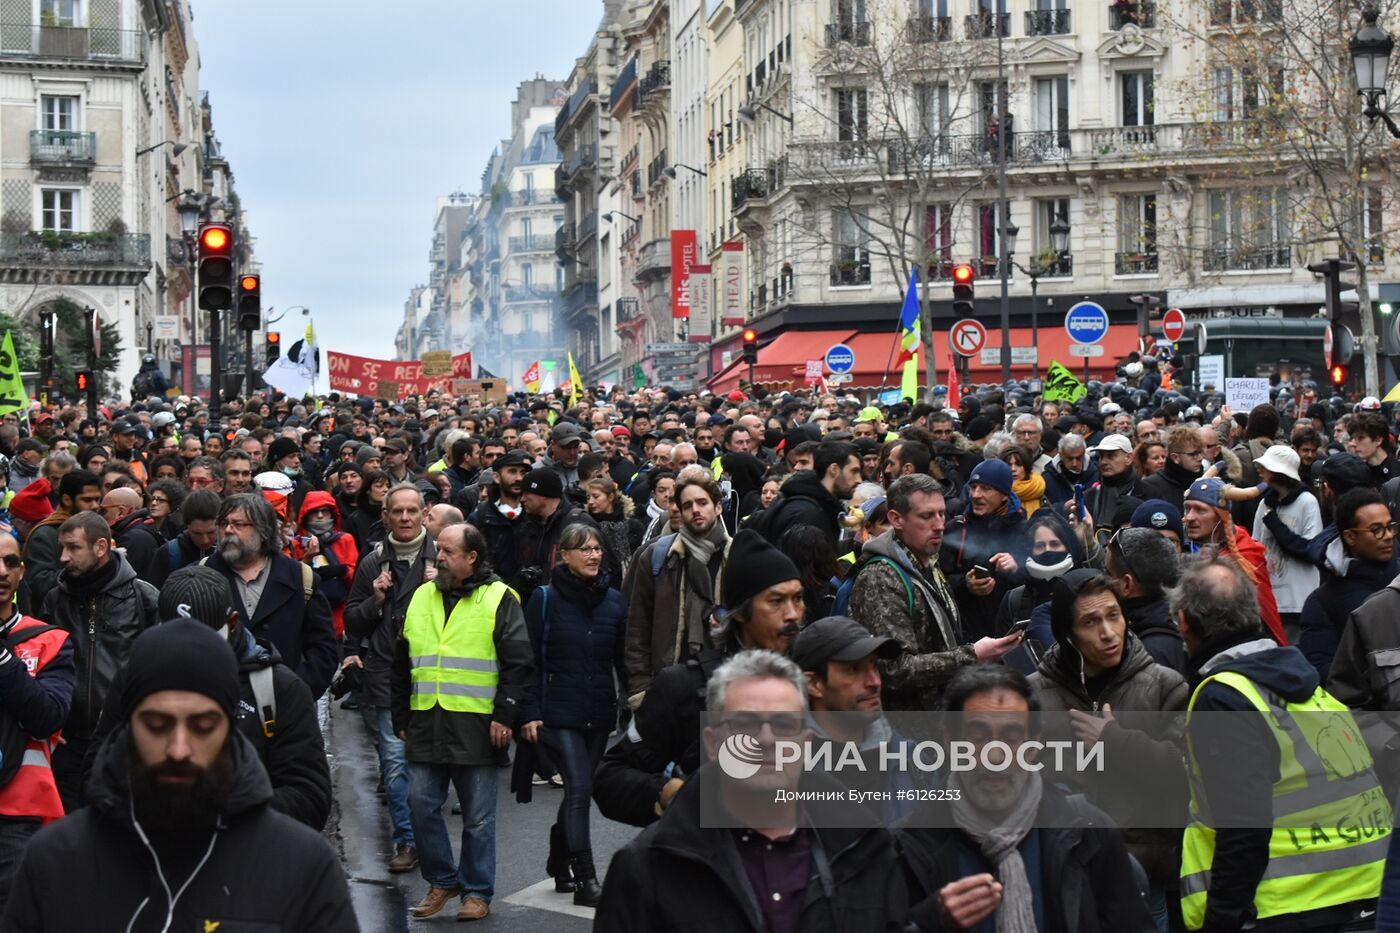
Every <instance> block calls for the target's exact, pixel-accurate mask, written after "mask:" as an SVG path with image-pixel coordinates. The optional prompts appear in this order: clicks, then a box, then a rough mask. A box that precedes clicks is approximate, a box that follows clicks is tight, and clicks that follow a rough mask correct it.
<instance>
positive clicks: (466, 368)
mask: <svg viewBox="0 0 1400 933" xmlns="http://www.w3.org/2000/svg"><path fill="white" fill-rule="evenodd" d="M326 366H327V368H328V369H329V371H330V382H331V391H332V392H353V393H354V394H356V395H365V396H369V397H370V398H380V397H381V395H380V383H381V382H386V383H392V384H393V385H391V386H386V387H385V389H386V390H390V391H393V395H394V397H395V398H396V399H397V398H403V397H404V396H409V395H422V394H424V393H425V392H429V391H431V390H433V389H436V390H437V391H439V392H447V391H449V390H450V388H451V383H452V379H453V378H454V377H457V378H465V377H466V375H467V374H468V373H470V372H471V366H472V355H471V353H470V352H468V353H459V354H457V355H456V356H454V357H452V375H451V376H443V377H441V378H436V379H434V378H428V377H426V376H424V375H423V364H422V363H419V362H418V361H417V360H413V361H408V362H405V361H402V360H376V359H373V358H371V357H367V356H354V355H352V354H349V353H336V352H335V351H333V350H331V351H327V353H326Z"/></svg>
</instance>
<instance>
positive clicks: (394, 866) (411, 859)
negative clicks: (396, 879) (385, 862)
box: [389, 842, 418, 875]
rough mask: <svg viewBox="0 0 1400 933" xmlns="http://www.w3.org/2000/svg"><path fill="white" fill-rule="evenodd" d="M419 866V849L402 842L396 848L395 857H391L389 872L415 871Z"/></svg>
mask: <svg viewBox="0 0 1400 933" xmlns="http://www.w3.org/2000/svg"><path fill="white" fill-rule="evenodd" d="M417 867H418V850H417V849H415V848H413V846H411V845H409V844H408V843H406V842H401V843H399V844H398V846H397V847H395V849H394V857H393V858H391V859H389V873H390V874H392V875H402V874H403V873H404V872H409V871H413V869H415V868H417Z"/></svg>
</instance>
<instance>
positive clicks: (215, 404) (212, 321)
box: [209, 311, 224, 423]
mask: <svg viewBox="0 0 1400 933" xmlns="http://www.w3.org/2000/svg"><path fill="white" fill-rule="evenodd" d="M221 330H223V321H221V320H219V312H217V311H210V312H209V415H210V422H211V423H214V422H217V421H218V419H219V411H220V409H221V408H222V407H223V401H222V399H221V398H220V396H221V395H222V394H223V392H222V389H223V384H224V358H223V347H221V346H220V345H219V343H220V337H221V336H222V335H221V334H220V333H219V332H220V331H221Z"/></svg>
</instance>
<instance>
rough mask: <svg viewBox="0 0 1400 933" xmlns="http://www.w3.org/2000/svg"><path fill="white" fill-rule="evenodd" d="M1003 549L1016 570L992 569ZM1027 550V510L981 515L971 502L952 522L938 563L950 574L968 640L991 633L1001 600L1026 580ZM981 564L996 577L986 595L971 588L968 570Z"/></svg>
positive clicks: (971, 640)
mask: <svg viewBox="0 0 1400 933" xmlns="http://www.w3.org/2000/svg"><path fill="white" fill-rule="evenodd" d="M1013 504H1014V503H1013ZM1000 553H1006V554H1010V555H1011V556H1012V557H1013V558H1014V559H1015V561H1016V567H1017V569H1016V570H1015V571H1014V572H1012V573H1010V574H1002V573H998V572H997V571H996V570H993V569H992V567H991V564H990V563H988V562H989V561H990V560H991V559H992V557H993V556H994V555H996V554H1000ZM1027 553H1029V551H1028V549H1027V547H1026V514H1025V512H1023V511H1020V510H1017V511H1014V512H1012V511H1008V512H1006V513H1004V514H1001V515H981V516H979V515H974V514H972V503H971V502H969V503H968V506H967V509H966V510H965V511H964V512H963V514H961V515H959V516H958V517H957V518H954V519H953V520H952V521H951V522H949V523H948V528H947V530H946V531H944V533H943V547H942V549H941V550H940V551H939V552H938V563H939V565H940V566H941V567H942V568H943V572H944V573H945V574H947V575H948V584H949V586H950V587H951V589H952V591H953V598H954V599H956V600H957V603H958V613H959V615H960V616H961V617H962V623H963V629H964V634H965V636H966V637H967V639H968V641H970V642H975V641H977V639H979V638H982V637H983V636H985V635H989V634H990V633H991V629H992V624H993V622H994V620H995V619H996V614H997V609H999V608H1000V607H1001V601H1002V600H1003V599H1005V598H1006V594H1007V592H1008V591H1010V590H1012V589H1014V588H1015V587H1017V586H1019V585H1020V584H1021V583H1022V582H1023V580H1024V577H1025V574H1024V572H1023V571H1022V570H1021V569H1020V568H1021V567H1022V566H1024V565H1025V563H1026V555H1027ZM978 565H981V566H983V567H986V568H987V569H988V570H991V571H992V576H993V578H994V579H995V580H996V586H995V587H993V588H992V591H991V592H990V593H988V594H987V595H985V596H978V595H977V594H975V593H973V592H972V591H971V590H969V589H968V588H967V579H966V574H967V572H968V571H969V570H971V569H972V568H973V567H975V566H978Z"/></svg>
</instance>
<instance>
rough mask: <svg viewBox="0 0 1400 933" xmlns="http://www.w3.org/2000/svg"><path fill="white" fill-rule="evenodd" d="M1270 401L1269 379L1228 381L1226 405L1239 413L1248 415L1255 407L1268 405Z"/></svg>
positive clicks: (1226, 383) (1226, 382) (1226, 384)
mask: <svg viewBox="0 0 1400 933" xmlns="http://www.w3.org/2000/svg"><path fill="white" fill-rule="evenodd" d="M1268 401H1269V380H1267V379H1226V380H1225V404H1226V405H1229V406H1230V407H1231V408H1232V409H1234V410H1235V411H1237V412H1242V413H1244V414H1248V413H1249V411H1250V409H1252V408H1253V407H1254V406H1255V405H1266V404H1268Z"/></svg>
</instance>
